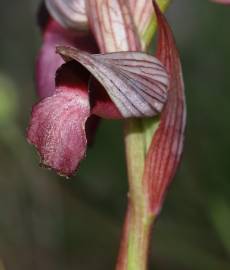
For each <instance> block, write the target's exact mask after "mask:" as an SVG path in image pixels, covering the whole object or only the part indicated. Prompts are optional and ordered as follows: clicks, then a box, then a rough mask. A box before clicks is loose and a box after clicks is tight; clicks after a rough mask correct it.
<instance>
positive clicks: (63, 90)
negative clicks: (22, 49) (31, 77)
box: [28, 1, 168, 176]
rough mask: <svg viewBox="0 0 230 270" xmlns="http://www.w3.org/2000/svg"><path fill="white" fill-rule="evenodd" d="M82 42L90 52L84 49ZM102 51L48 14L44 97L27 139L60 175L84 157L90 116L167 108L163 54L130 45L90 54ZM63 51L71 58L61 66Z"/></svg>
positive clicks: (40, 84) (41, 65)
mask: <svg viewBox="0 0 230 270" xmlns="http://www.w3.org/2000/svg"><path fill="white" fill-rule="evenodd" d="M47 2H48V3H50V2H51V1H47ZM56 2H57V3H59V2H60V1H53V3H56ZM61 2H62V6H67V7H68V4H65V3H64V1H61ZM71 3H72V4H74V3H76V2H74V1H72V2H71ZM48 6H49V5H48ZM62 6H61V7H62ZM89 20H90V18H89ZM69 24H70V23H69V22H68V23H67V25H69ZM133 44H135V42H134V43H133ZM57 45H62V46H59V47H57V53H58V54H59V55H58V54H56V53H55V46H57ZM63 45H65V47H63ZM67 45H68V47H67ZM83 47H84V50H85V51H82V50H80V49H82V48H83ZM112 49H113V48H112ZM97 50H98V49H97V46H96V44H95V41H94V39H93V37H92V36H90V34H89V33H88V32H87V33H86V34H85V33H81V32H78V31H76V30H75V31H71V30H70V29H67V30H65V29H63V28H62V26H60V25H59V24H58V23H57V22H56V21H55V20H54V19H53V18H52V17H51V16H48V18H47V16H46V22H45V23H44V22H43V46H42V49H41V51H40V55H39V57H38V62H37V89H38V94H39V96H40V97H41V98H42V100H41V101H40V102H39V103H38V104H37V105H35V106H34V108H33V112H32V118H31V122H30V126H29V129H28V140H29V142H30V143H32V144H34V145H35V146H36V148H37V150H38V152H39V153H40V155H41V159H42V164H44V165H45V166H47V167H50V168H53V169H55V170H56V171H57V172H58V173H59V174H61V175H66V176H70V175H72V174H73V173H74V171H75V170H76V169H77V167H78V165H79V162H80V161H81V160H82V158H83V157H84V156H85V151H86V147H87V138H86V128H85V125H86V122H87V120H90V116H92V115H97V116H99V117H103V118H111V119H117V118H130V117H151V116H154V115H157V114H158V113H160V112H161V111H162V109H163V105H164V104H165V102H166V99H167V88H168V75H167V72H166V70H165V68H164V66H163V65H162V64H161V63H160V61H159V60H158V59H156V58H155V57H153V56H151V55H147V54H145V53H142V52H131V51H132V50H133V48H128V47H127V48H124V50H129V52H120V53H110V54H90V53H89V52H92V51H97ZM101 51H103V48H101ZM60 55H61V56H62V58H63V59H64V60H65V61H66V62H69V63H66V64H65V65H63V66H61V64H63V63H64V61H63V60H62V58H61V56H60ZM70 60H74V61H70ZM60 66H61V67H60ZM58 67H59V69H58V71H57V72H56V69H57V68H58Z"/></svg>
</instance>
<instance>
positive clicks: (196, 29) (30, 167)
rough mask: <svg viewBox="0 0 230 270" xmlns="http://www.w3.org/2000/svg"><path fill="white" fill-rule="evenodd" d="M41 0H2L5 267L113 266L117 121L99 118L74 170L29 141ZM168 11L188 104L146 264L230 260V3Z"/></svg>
mask: <svg viewBox="0 0 230 270" xmlns="http://www.w3.org/2000/svg"><path fill="white" fill-rule="evenodd" d="M38 3H39V0H36V1H35V0H34V1H28V0H20V1H3V0H1V1H0V35H1V42H0V270H31V269H33V270H41V269H42V270H46V269H47V270H48V269H49V270H66V269H68V270H72V269H74V270H76V269H79V270H88V269H94V270H97V269H98V270H108V269H114V265H115V261H116V256H117V251H118V247H119V240H120V232H121V228H122V223H123V217H124V214H125V206H126V194H127V180H126V169H125V158H124V145H123V138H122V135H123V133H122V123H121V122H116V121H111V122H109V121H104V122H103V123H102V124H101V126H100V127H99V130H98V133H97V135H96V140H95V144H94V146H93V147H92V148H91V149H89V151H88V154H87V158H86V159H85V160H84V161H83V162H82V164H81V167H80V170H79V173H78V174H77V176H76V177H74V178H73V179H71V180H65V179H64V178H60V177H58V176H56V175H55V174H54V173H53V172H50V171H48V170H45V169H42V168H40V167H39V166H38V157H37V154H36V152H35V150H34V148H33V147H31V146H30V145H28V144H27V143H26V140H25V130H26V128H27V124H28V119H29V116H30V111H31V106H32V104H33V103H34V102H35V101H36V95H35V91H34V63H35V56H36V53H37V50H38V48H39V46H40V42H41V41H40V34H39V31H38V28H37V26H36V18H35V14H36V9H37V5H38ZM167 16H168V18H169V20H170V22H171V24H172V26H173V28H174V32H175V36H176V38H177V43H178V47H179V48H180V51H181V57H182V62H183V67H184V76H185V84H186V95H187V105H188V125H187V136H186V145H185V152H184V158H183V162H182V165H181V167H180V170H179V171H178V174H177V177H176V178H175V181H174V182H173V185H172V186H171V188H170V191H169V193H168V196H167V199H166V202H165V205H164V208H163V211H162V214H161V216H160V218H159V219H158V222H157V224H156V225H155V230H154V233H153V238H152V245H153V248H152V251H151V266H150V269H161V270H174V269H177V270H184V269H186V270H190V269H191V270H204V269H205V270H206V269H208V270H227V269H230V171H229V168H230V167H229V165H230V164H229V161H230V158H229V153H230V139H229V137H230V121H229V117H230V106H229V102H230V76H229V75H230V64H229V63H230V34H229V25H230V7H227V6H219V5H216V4H212V3H210V2H209V1H208V0H207V1H191V0H183V1H181V0H174V1H173V4H172V5H171V7H170V9H169V10H168V12H167Z"/></svg>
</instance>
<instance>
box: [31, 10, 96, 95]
mask: <svg viewBox="0 0 230 270" xmlns="http://www.w3.org/2000/svg"><path fill="white" fill-rule="evenodd" d="M45 12H46V10H45V9H44V7H43V12H40V16H39V17H40V21H42V23H40V25H42V26H43V29H42V30H43V43H42V47H41V49H40V52H39V55H38V58H37V63H36V89H37V93H38V96H39V97H40V98H44V97H48V96H51V95H52V94H53V93H54V91H55V73H56V70H57V69H58V68H59V67H60V66H61V65H62V64H63V63H64V61H63V59H62V58H61V57H60V56H59V55H58V54H56V53H55V48H56V46H57V45H68V46H75V47H77V48H79V49H84V50H86V51H88V52H91V53H96V52H98V48H97V45H96V43H95V41H94V39H93V37H92V35H90V34H89V33H81V32H79V33H78V32H73V31H70V30H66V29H64V28H63V27H61V26H60V25H59V24H58V23H57V22H56V21H54V20H53V19H52V18H51V17H48V18H47V15H46V18H45V23H44V22H43V21H44V18H42V17H44V13H45Z"/></svg>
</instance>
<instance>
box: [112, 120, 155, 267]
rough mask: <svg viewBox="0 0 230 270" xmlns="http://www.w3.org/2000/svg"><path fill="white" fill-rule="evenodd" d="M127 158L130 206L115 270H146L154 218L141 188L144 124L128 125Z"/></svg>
mask: <svg viewBox="0 0 230 270" xmlns="http://www.w3.org/2000/svg"><path fill="white" fill-rule="evenodd" d="M125 144H126V158H127V165H128V178H129V188H130V189H129V195H128V197H129V205H128V210H127V214H126V222H125V226H124V231H123V237H122V243H121V248H120V255H119V259H118V264H117V268H116V270H145V269H147V265H148V250H149V246H150V234H151V228H152V224H153V221H154V216H153V215H152V213H151V212H150V210H149V207H148V196H147V195H146V194H145V191H144V188H143V185H142V176H143V171H144V161H145V153H146V137H145V135H144V133H143V122H142V120H138V119H130V120H127V121H126V123H125Z"/></svg>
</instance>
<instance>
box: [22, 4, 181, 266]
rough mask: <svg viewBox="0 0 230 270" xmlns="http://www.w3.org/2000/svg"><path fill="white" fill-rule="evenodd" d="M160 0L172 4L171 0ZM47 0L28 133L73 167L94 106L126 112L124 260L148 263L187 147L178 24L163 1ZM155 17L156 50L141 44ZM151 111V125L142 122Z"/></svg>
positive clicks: (66, 169)
mask: <svg viewBox="0 0 230 270" xmlns="http://www.w3.org/2000/svg"><path fill="white" fill-rule="evenodd" d="M159 3H160V8H162V9H165V8H166V7H167V5H168V3H169V1H168V0H162V1H159ZM45 4H46V6H44V5H43V7H42V10H41V12H40V25H41V30H42V36H43V44H42V48H41V50H40V53H39V56H38V60H37V66H36V81H37V93H38V96H39V101H38V103H37V104H36V105H35V106H34V107H33V110H32V116H31V120H30V125H29V128H28V134H27V136H28V141H29V142H30V143H32V144H33V145H34V146H35V147H36V148H37V150H38V152H39V154H40V156H41V162H42V164H43V165H44V166H46V167H49V168H52V169H54V170H55V171H57V173H59V174H61V175H65V176H71V175H72V174H73V173H74V172H75V171H76V169H77V168H78V166H79V163H80V161H81V160H82V159H83V158H84V156H85V153H86V148H87V145H88V142H89V139H90V138H89V137H90V135H92V134H91V133H92V132H93V131H92V127H94V124H95V122H94V120H95V116H96V117H97V119H98V117H99V118H107V119H123V120H124V121H125V144H126V156H127V167H128V176H129V188H130V192H129V204H128V211H127V217H126V222H125V226H124V232H123V237H122V241H121V248H120V254H119V258H118V263H117V270H125V269H132V270H144V269H146V267H147V254H148V248H149V239H150V237H149V236H150V231H151V225H152V223H153V220H154V218H155V217H156V216H157V215H158V214H159V211H160V209H161V207H162V204H163V199H164V196H165V192H166V189H167V187H168V185H169V184H170V182H171V181H172V178H173V177H174V175H175V172H176V170H177V167H178V165H179V162H180V158H181V154H182V149H183V140H184V129H185V117H186V108H185V98H184V85H183V78H182V69H181V63H180V58H179V54H178V51H177V49H176V45H175V41H174V38H173V34H172V31H171V30H170V27H169V25H168V23H167V21H166V19H165V17H164V16H163V14H162V12H161V10H160V8H159V6H158V4H157V3H156V1H151V0H145V1H144V0H135V1H131V0H125V1H124V0H97V1H95V0H85V1H84V0H70V1H68V2H67V1H64V0H46V2H45ZM154 11H155V14H154ZM156 21H157V24H158V28H159V37H158V41H157V52H156V56H152V55H149V54H147V53H145V52H144V50H145V49H146V48H147V47H148V44H149V41H150V39H151V38H150V37H152V35H153V33H154V29H155V25H156ZM146 119H149V121H150V122H151V125H153V126H154V129H151V130H150V131H149V130H148V129H144V128H142V127H143V124H144V123H145V120H146ZM146 138H148V142H147V141H146V140H147V139H146Z"/></svg>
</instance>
